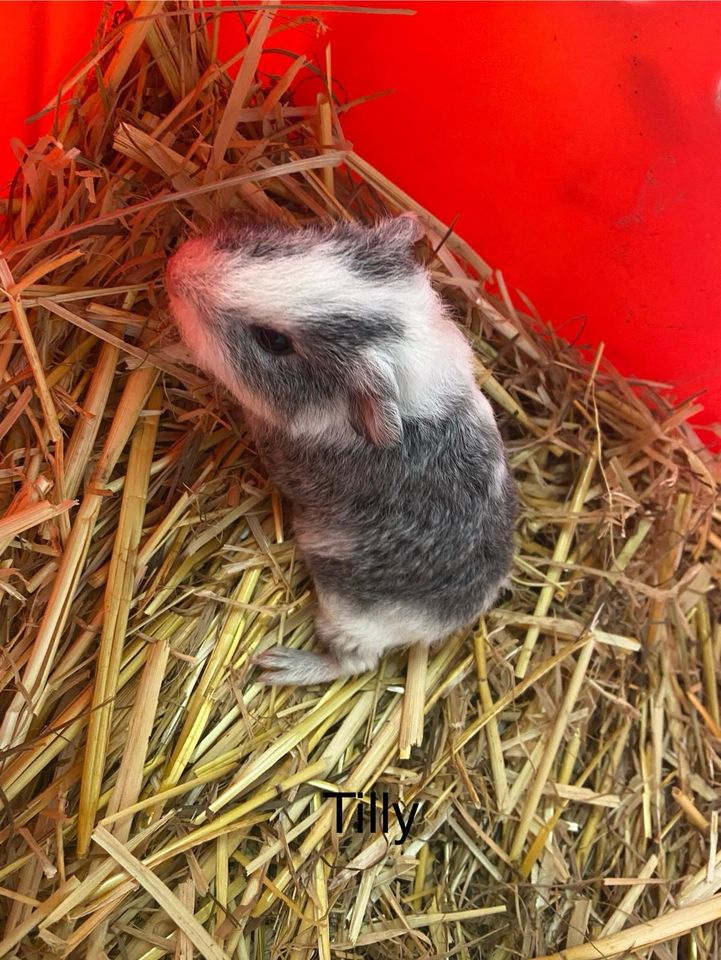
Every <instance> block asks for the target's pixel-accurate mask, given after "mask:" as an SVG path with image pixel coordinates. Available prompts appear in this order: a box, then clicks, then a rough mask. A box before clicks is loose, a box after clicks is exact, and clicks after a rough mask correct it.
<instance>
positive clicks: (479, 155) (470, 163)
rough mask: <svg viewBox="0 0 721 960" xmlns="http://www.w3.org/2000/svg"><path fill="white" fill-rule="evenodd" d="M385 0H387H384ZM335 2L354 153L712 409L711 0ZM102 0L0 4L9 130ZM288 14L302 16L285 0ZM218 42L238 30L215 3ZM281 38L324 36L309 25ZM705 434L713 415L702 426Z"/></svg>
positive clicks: (719, 137) (578, 320) (628, 358)
mask: <svg viewBox="0 0 721 960" xmlns="http://www.w3.org/2000/svg"><path fill="white" fill-rule="evenodd" d="M375 5H376V6H378V5H379V4H375ZM395 6H407V7H410V8H413V7H414V6H415V7H416V9H417V12H416V14H415V15H414V16H395V15H387V16H374V15H368V14H360V13H352V14H331V15H326V19H327V22H328V23H329V24H330V27H331V30H330V33H329V35H328V36H329V37H330V39H331V41H332V50H333V67H334V75H335V76H336V77H337V78H338V80H339V81H341V82H342V84H343V86H344V87H345V89H346V91H347V93H348V95H349V96H350V97H351V98H355V97H357V96H361V95H363V94H366V93H370V92H374V91H379V90H383V89H388V88H394V89H395V93H394V95H393V96H391V97H387V98H383V99H380V100H375V101H373V102H371V103H368V104H365V105H363V106H362V107H359V108H357V109H356V110H354V111H352V112H351V114H350V115H348V116H347V118H346V120H345V121H344V127H345V130H346V133H347V135H348V136H349V138H350V139H351V140H352V141H353V142H354V146H355V148H356V149H357V151H358V152H359V153H361V154H362V155H363V156H365V157H366V158H367V159H368V160H370V161H371V162H372V163H374V164H375V165H376V166H378V167H380V168H381V170H382V171H383V172H384V173H385V174H386V175H387V176H389V177H390V178H391V179H393V180H395V181H396V182H397V183H398V184H399V185H400V186H401V187H403V188H404V189H405V190H407V191H408V192H409V193H411V194H413V196H414V197H416V198H417V199H418V200H419V201H420V202H421V203H423V204H424V205H425V206H427V207H428V208H429V209H431V210H432V211H433V212H434V213H435V214H436V215H438V216H439V217H440V218H441V219H443V220H445V221H447V222H448V221H450V220H452V219H453V218H454V217H456V216H458V217H459V219H458V222H457V229H458V232H459V233H461V234H462V235H463V236H464V237H465V238H466V239H467V240H469V241H470V242H471V243H472V244H473V245H474V246H475V247H476V248H477V249H478V251H479V252H480V253H481V254H482V256H483V257H484V258H485V259H486V260H488V262H489V263H491V264H492V265H493V266H495V267H497V268H499V269H501V270H502V271H503V273H504V276H505V279H506V282H507V283H508V284H509V286H511V287H518V288H520V289H521V290H523V291H524V293H525V294H526V295H527V296H528V297H530V299H531V300H532V301H533V302H534V303H535V305H536V307H537V308H538V310H539V311H540V313H541V314H542V315H543V316H544V317H545V318H546V319H548V320H550V321H551V322H552V323H553V324H554V325H555V326H556V328H557V329H559V330H560V331H561V332H562V334H563V335H564V336H566V337H567V338H568V339H571V340H573V339H578V341H579V342H582V343H588V344H590V345H591V346H595V345H596V344H597V343H598V342H599V341H601V340H603V341H604V342H605V344H606V355H607V356H608V357H609V358H610V359H611V360H612V361H613V362H614V363H615V364H616V365H617V366H618V367H619V368H620V369H621V371H622V372H623V373H625V374H627V375H634V376H642V377H647V378H651V379H655V380H664V381H667V382H671V383H673V384H674V385H675V386H676V388H677V393H678V395H679V397H683V396H687V395H688V394H690V393H692V392H696V391H698V390H705V391H706V392H705V394H704V396H703V397H702V398H701V402H703V403H704V404H705V406H706V410H705V412H704V414H703V415H702V417H701V418H700V419H701V421H705V422H710V421H712V420H713V421H717V420H721V279H720V273H721V271H720V267H721V108H720V104H721V94H720V93H719V82H720V80H721V5H719V4H716V3H695V2H687V0H675V2H668V3H652V2H644V3H641V2H636V3H631V2H621V3H605V2H601V3H548V2H545V3H519V2H499V3H472V2H463V3H460V2H458V3H448V2H445V3H438V2H425V3H415V4H414V3H412V2H411V0H398V2H397V4H395ZM100 9H101V4H100V3H96V2H86V3H67V2H56V3H37V2H31V3H17V2H11V3H1V4H0V79H2V81H3V83H2V86H3V89H4V90H5V97H4V98H3V100H4V109H3V112H2V114H0V182H2V181H6V180H7V179H8V178H9V176H10V175H11V173H12V172H13V168H14V163H13V160H12V156H11V154H10V151H9V149H8V148H7V147H6V146H5V144H7V143H8V141H9V138H10V137H11V136H21V137H22V138H23V139H26V140H30V139H31V137H32V136H33V134H36V133H37V130H38V128H37V125H36V127H35V128H31V129H30V130H29V129H28V128H27V127H25V125H24V123H23V121H24V118H25V117H26V116H27V115H29V114H31V113H33V112H35V111H37V110H38V109H39V108H40V107H42V106H44V104H45V103H46V102H47V101H48V100H49V99H50V98H51V97H52V95H53V93H54V91H55V89H56V88H57V85H58V83H59V81H60V80H61V79H62V78H63V76H64V75H65V74H66V73H67V71H68V70H69V69H70V68H71V67H72V65H73V64H74V63H75V61H76V60H78V59H79V58H80V56H82V54H83V53H84V52H85V51H86V50H87V48H88V46H89V44H90V42H91V39H92V36H93V32H94V28H95V24H96V22H97V18H98V16H99V14H100ZM284 15H285V16H297V14H295V13H291V12H290V11H288V12H287V13H286V14H284ZM225 21H227V22H226V23H224V27H223V32H222V34H221V36H222V37H223V43H222V47H224V48H225V51H226V52H229V51H230V50H231V49H232V48H233V45H234V43H235V37H236V36H237V34H236V33H235V29H234V27H235V25H234V24H233V23H232V15H230V14H229V15H227V16H226V17H225ZM289 36H290V35H283V36H282V41H281V38H279V39H278V45H281V42H282V45H284V46H287V45H288V44H289V43H293V44H294V45H295V46H296V47H297V48H298V49H301V48H302V49H306V50H310V51H317V52H318V53H319V54H320V51H322V48H323V46H324V43H325V40H323V39H319V38H317V37H316V36H315V32H314V31H313V29H312V28H311V27H304V28H303V29H302V30H300V31H297V32H295V34H294V35H293V37H292V38H290V39H289ZM703 435H705V436H708V434H703Z"/></svg>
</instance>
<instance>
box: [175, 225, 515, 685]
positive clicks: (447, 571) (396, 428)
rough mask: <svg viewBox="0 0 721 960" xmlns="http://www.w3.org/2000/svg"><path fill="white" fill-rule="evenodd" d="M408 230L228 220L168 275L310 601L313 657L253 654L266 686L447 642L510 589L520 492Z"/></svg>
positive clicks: (186, 327)
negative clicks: (275, 506)
mask: <svg viewBox="0 0 721 960" xmlns="http://www.w3.org/2000/svg"><path fill="white" fill-rule="evenodd" d="M421 235H422V229H421V226H420V224H419V222H418V220H417V218H415V217H414V216H412V215H402V216H400V217H394V218H390V219H386V220H382V221H380V222H379V223H377V224H375V225H374V226H370V227H368V226H361V225H358V224H355V223H337V224H335V225H332V226H326V225H320V224H314V225H309V226H305V227H299V228H297V229H293V228H286V227H283V226H277V225H275V224H265V223H261V224H258V223H245V222H242V221H239V220H233V219H224V220H222V221H221V222H219V223H218V224H217V225H216V226H215V227H213V228H211V229H210V230H208V232H207V233H205V234H203V235H201V236H198V237H196V238H193V239H190V240H187V241H186V242H185V243H184V244H182V245H181V246H180V248H179V249H178V251H177V252H176V253H175V254H174V255H173V256H172V257H171V259H170V261H169V263H168V266H167V274H166V283H167V289H168V294H169V300H170V307H171V311H172V313H173V315H174V318H175V321H176V323H177V326H178V327H179V329H180V333H181V336H182V338H183V339H184V341H185V343H186V345H187V347H188V349H189V350H190V352H191V355H192V357H193V358H194V361H195V362H196V363H197V365H198V366H199V367H200V368H201V369H204V370H205V371H206V372H207V373H208V374H210V375H212V376H213V377H215V378H217V379H218V380H219V381H221V382H222V383H223V384H224V385H225V386H226V387H227V388H228V390H229V391H230V392H231V393H232V394H234V396H235V397H236V398H237V399H238V400H239V402H240V404H241V406H242V407H243V408H244V410H245V413H246V415H247V418H248V422H249V425H250V428H251V432H252V434H253V437H254V440H255V443H256V445H257V448H258V452H259V454H260V456H261V458H262V460H263V461H264V462H265V464H266V467H267V469H268V472H269V476H270V478H271V480H272V482H273V483H274V484H275V485H276V486H277V487H278V488H279V489H280V491H281V492H282V493H283V494H285V496H287V498H288V499H289V500H290V501H291V503H292V506H293V527H294V532H295V537H296V542H297V546H298V548H299V551H300V553H301V554H302V556H303V558H304V560H305V563H306V565H307V568H308V570H309V571H310V574H311V576H312V578H313V582H314V585H315V590H316V593H317V598H318V607H319V613H318V615H317V617H316V620H315V633H316V638H317V640H318V645H317V648H316V649H315V650H310V651H308V650H296V649H290V648H287V647H279V646H278V647H274V648H271V649H270V650H268V651H266V652H265V653H263V654H261V655H260V656H259V657H257V658H256V661H255V662H257V663H258V664H260V666H261V667H262V668H263V670H264V672H263V674H262V676H261V679H262V680H263V681H264V682H269V683H289V684H290V683H292V684H308V683H317V682H326V681H331V680H334V679H335V678H337V677H342V676H352V675H355V674H359V673H363V672H365V671H368V670H372V669H374V668H376V667H377V666H378V663H379V660H380V658H381V657H382V656H383V655H384V654H385V653H386V652H387V651H389V650H391V649H393V648H396V647H402V646H408V645H412V644H424V645H429V646H430V645H431V644H434V643H436V642H439V641H442V640H443V639H445V638H446V637H448V635H449V634H451V633H452V632H454V631H455V630H456V629H458V628H461V627H465V626H468V625H470V624H471V623H472V622H473V621H474V620H475V619H476V618H477V617H478V616H479V614H481V613H483V612H484V611H486V610H488V609H489V608H490V607H491V606H492V605H493V604H494V603H495V602H496V600H497V597H498V594H499V591H500V589H501V587H502V586H503V585H504V582H505V581H506V580H507V576H508V571H509V567H510V564H511V559H512V537H513V528H514V521H515V516H516V502H517V501H516V487H515V484H514V481H513V478H512V476H511V473H510V470H509V467H508V463H507V459H506V456H505V452H504V447H503V443H502V440H501V436H500V434H499V431H498V427H497V425H496V421H495V418H494V415H493V412H492V409H491V407H490V404H489V403H488V401H487V400H486V398H485V397H484V396H483V394H482V393H481V392H480V390H479V389H478V387H477V386H476V383H475V379H474V376H473V355H472V352H471V349H470V347H469V345H468V343H467V341H466V339H465V337H464V336H463V335H462V333H461V332H460V330H459V329H458V328H457V327H456V325H455V324H454V323H453V321H452V320H451V319H450V318H449V316H448V313H447V310H446V308H445V306H444V304H443V301H442V300H441V299H440V297H439V296H438V294H437V293H436V292H434V290H433V288H432V287H431V283H430V278H429V274H428V272H427V271H426V270H425V269H424V268H423V267H422V266H421V265H420V264H419V263H418V262H417V261H416V260H415V258H414V244H415V242H416V241H417V240H418V239H419V238H420V236H421Z"/></svg>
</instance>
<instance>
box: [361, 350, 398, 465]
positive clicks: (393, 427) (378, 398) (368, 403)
mask: <svg viewBox="0 0 721 960" xmlns="http://www.w3.org/2000/svg"><path fill="white" fill-rule="evenodd" d="M348 410H349V416H350V424H351V426H352V427H353V429H354V430H355V432H356V433H357V434H358V436H359V437H363V438H364V439H365V440H367V441H368V443H372V444H373V446H374V447H392V446H395V444H397V443H400V442H401V440H402V438H403V422H402V421H401V414H400V410H399V409H398V386H397V384H396V381H395V377H394V376H393V372H392V370H391V369H390V367H389V366H388V365H387V364H384V363H382V362H380V361H369V362H368V363H364V364H363V365H362V366H361V367H360V368H359V369H358V371H357V373H356V375H355V377H354V381H353V385H352V386H351V389H350V396H349V398H348Z"/></svg>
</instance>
